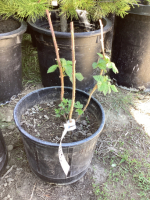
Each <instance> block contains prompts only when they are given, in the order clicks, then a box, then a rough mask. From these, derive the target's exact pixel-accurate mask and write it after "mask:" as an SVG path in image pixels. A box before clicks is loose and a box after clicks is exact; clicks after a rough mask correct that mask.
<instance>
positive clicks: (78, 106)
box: [74, 101, 83, 108]
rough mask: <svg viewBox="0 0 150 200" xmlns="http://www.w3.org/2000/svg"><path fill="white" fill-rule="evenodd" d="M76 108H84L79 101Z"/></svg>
mask: <svg viewBox="0 0 150 200" xmlns="http://www.w3.org/2000/svg"><path fill="white" fill-rule="evenodd" d="M74 107H75V108H83V104H81V103H80V102H79V101H77V102H76V103H75V105H74Z"/></svg>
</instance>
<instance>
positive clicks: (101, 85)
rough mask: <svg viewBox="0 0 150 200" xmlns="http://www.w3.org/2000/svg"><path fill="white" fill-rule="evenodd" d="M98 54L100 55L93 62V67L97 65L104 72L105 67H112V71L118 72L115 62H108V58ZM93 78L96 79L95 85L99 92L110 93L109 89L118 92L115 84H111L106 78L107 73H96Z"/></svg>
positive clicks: (105, 70)
mask: <svg viewBox="0 0 150 200" xmlns="http://www.w3.org/2000/svg"><path fill="white" fill-rule="evenodd" d="M98 55H99V56H100V59H99V61H98V62H97V63H96V62H94V63H93V65H92V66H93V68H94V69H96V68H97V67H99V68H100V69H101V70H103V71H104V72H105V73H106V72H107V68H109V69H112V70H113V72H114V73H118V69H117V68H116V66H115V64H114V63H113V62H110V59H109V58H108V57H107V56H105V57H104V58H103V55H102V54H100V53H98ZM93 77H94V79H95V80H96V81H97V86H98V90H99V91H100V92H103V94H104V95H106V94H107V93H110V92H111V90H112V91H114V92H118V90H117V88H116V86H115V85H112V84H111V80H110V79H109V78H108V76H107V75H105V76H104V75H96V76H93Z"/></svg>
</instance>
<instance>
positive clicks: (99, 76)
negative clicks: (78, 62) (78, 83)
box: [93, 75, 103, 82]
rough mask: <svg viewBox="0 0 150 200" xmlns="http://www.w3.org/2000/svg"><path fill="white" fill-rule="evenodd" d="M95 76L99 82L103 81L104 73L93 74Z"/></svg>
mask: <svg viewBox="0 0 150 200" xmlns="http://www.w3.org/2000/svg"><path fill="white" fill-rule="evenodd" d="M93 78H94V79H95V80H96V81H97V82H102V81H103V76H102V75H95V76H93Z"/></svg>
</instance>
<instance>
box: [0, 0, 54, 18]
mask: <svg viewBox="0 0 150 200" xmlns="http://www.w3.org/2000/svg"><path fill="white" fill-rule="evenodd" d="M51 1H52V0H41V1H40V2H39V3H38V0H0V15H3V16H4V17H6V18H8V17H10V16H14V17H15V18H19V19H23V18H28V20H30V19H32V20H33V21H34V20H35V19H36V18H40V17H43V16H45V10H46V9H52V6H51Z"/></svg>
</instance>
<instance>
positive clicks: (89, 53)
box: [29, 14, 112, 91]
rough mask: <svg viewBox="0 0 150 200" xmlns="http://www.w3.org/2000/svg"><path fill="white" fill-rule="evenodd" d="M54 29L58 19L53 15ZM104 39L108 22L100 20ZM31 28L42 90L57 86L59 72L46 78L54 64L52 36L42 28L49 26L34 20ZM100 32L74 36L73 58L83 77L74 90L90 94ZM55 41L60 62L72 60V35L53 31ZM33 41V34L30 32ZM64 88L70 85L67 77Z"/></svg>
mask: <svg viewBox="0 0 150 200" xmlns="http://www.w3.org/2000/svg"><path fill="white" fill-rule="evenodd" d="M52 21H53V25H54V26H55V25H56V23H57V18H56V16H55V15H54V14H53V15H52ZM103 23H104V35H105V34H106V33H107V32H108V31H110V30H111V28H112V23H111V21H110V20H108V19H106V18H105V19H103ZM29 26H30V28H31V29H32V30H33V31H34V34H35V38H36V45H37V48H38V58H39V64H40V71H41V76H42V84H43V86H44V87H48V86H60V79H59V78H58V77H59V71H58V70H57V71H55V72H54V73H51V74H47V70H48V68H49V67H50V66H52V65H54V64H56V54H55V49H54V46H53V40H52V36H51V32H50V30H48V29H45V27H49V26H48V22H47V20H46V19H45V18H44V19H42V20H37V21H36V22H35V23H29ZM100 34H101V32H100V29H99V30H96V31H90V32H80V33H75V56H76V71H77V72H81V73H82V75H83V76H84V77H85V78H84V80H83V81H82V82H80V81H78V80H77V88H78V89H82V90H85V91H87V90H89V89H90V88H92V87H93V85H94V79H93V76H92V75H93V68H92V63H93V62H97V60H98V55H97V53H99V52H100V51H101V44H100ZM55 35H56V40H57V43H58V47H59V53H60V58H65V59H66V60H72V54H71V34H70V33H69V32H68V33H67V32H58V31H55ZM32 37H33V32H32ZM65 86H70V87H71V82H70V80H69V79H68V77H65Z"/></svg>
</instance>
